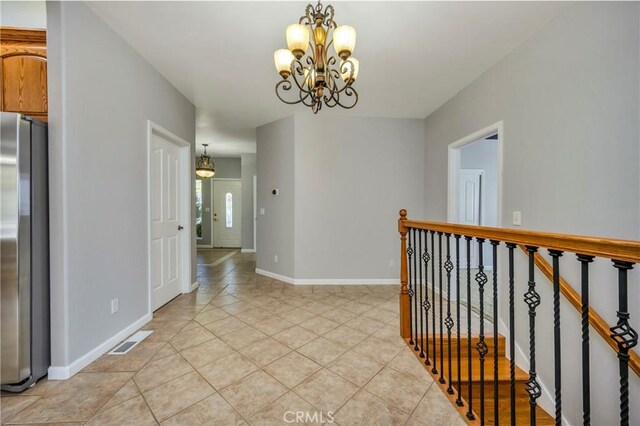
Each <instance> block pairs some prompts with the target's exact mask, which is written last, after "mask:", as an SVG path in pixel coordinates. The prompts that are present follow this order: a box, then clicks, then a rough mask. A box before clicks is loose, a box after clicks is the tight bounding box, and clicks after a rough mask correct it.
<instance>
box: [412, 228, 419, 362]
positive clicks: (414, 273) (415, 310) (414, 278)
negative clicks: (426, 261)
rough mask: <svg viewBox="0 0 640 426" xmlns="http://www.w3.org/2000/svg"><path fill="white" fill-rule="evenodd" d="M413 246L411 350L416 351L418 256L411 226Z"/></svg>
mask: <svg viewBox="0 0 640 426" xmlns="http://www.w3.org/2000/svg"><path fill="white" fill-rule="evenodd" d="M412 231H413V247H414V254H415V256H413V328H414V330H415V338H414V339H413V344H414V346H413V350H414V351H417V350H418V285H419V282H418V265H417V262H416V260H417V258H418V256H419V252H417V251H416V250H418V242H417V241H416V229H415V228H413V229H412Z"/></svg>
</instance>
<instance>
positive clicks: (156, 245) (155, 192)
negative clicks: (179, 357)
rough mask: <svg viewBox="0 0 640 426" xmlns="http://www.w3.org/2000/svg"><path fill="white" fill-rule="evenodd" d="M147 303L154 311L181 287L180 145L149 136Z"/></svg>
mask: <svg viewBox="0 0 640 426" xmlns="http://www.w3.org/2000/svg"><path fill="white" fill-rule="evenodd" d="M150 167H151V173H150V179H151V194H150V195H151V196H150V202H151V247H150V249H151V250H150V254H151V262H150V263H151V266H150V268H151V271H150V273H151V304H152V308H153V310H154V311H155V310H156V309H158V308H159V307H160V306H162V305H164V304H165V303H167V302H168V301H170V300H171V299H173V298H174V297H176V296H177V295H178V294H180V293H181V289H182V282H181V281H182V260H181V259H182V253H181V250H182V240H181V239H182V222H181V220H182V217H181V216H182V205H181V203H182V199H183V198H182V196H183V194H182V191H183V188H184V185H183V182H182V179H184V177H183V175H182V170H181V169H182V161H181V158H180V147H178V146H177V145H175V144H174V143H172V142H170V141H169V140H167V139H165V138H163V137H162V136H160V135H157V134H153V135H152V137H151V159H150Z"/></svg>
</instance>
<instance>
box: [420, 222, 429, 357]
mask: <svg viewBox="0 0 640 426" xmlns="http://www.w3.org/2000/svg"><path fill="white" fill-rule="evenodd" d="M422 260H423V261H424V278H425V279H424V300H423V301H422V308H423V309H424V317H425V318H424V319H425V332H426V339H427V343H426V345H425V360H424V363H425V365H431V361H430V360H429V309H431V303H430V302H429V286H428V284H429V261H430V260H431V256H430V255H429V231H425V238H424V253H422Z"/></svg>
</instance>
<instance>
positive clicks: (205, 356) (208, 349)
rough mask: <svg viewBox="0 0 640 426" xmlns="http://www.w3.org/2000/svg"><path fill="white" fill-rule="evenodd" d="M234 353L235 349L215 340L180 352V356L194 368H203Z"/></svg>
mask: <svg viewBox="0 0 640 426" xmlns="http://www.w3.org/2000/svg"><path fill="white" fill-rule="evenodd" d="M233 352H234V349H233V348H232V347H231V346H229V345H227V344H226V343H224V342H223V341H222V340H220V339H217V338H214V339H211V340H208V341H206V342H204V343H201V344H199V345H198V346H194V347H192V348H189V349H186V350H184V351H182V352H180V354H181V355H182V356H183V357H184V359H186V360H187V361H188V362H189V364H191V365H192V366H194V367H201V366H203V365H205V364H209V363H210V362H213V361H215V360H217V359H220V358H222V357H225V356H227V355H229V354H231V353H233Z"/></svg>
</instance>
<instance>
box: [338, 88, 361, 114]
mask: <svg viewBox="0 0 640 426" xmlns="http://www.w3.org/2000/svg"><path fill="white" fill-rule="evenodd" d="M345 89H346V90H345V91H344V94H345V95H346V96H347V97H348V98H352V97H353V98H354V99H353V103H352V104H351V105H345V104H343V103H342V102H340V100H339V99H338V100H337V101H336V102H337V104H338V105H340V106H341V107H342V108H344V109H351V108H353V107H354V106H356V104H357V103H358V92H356V89H354V88H353V87H351V86H346V87H345Z"/></svg>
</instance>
